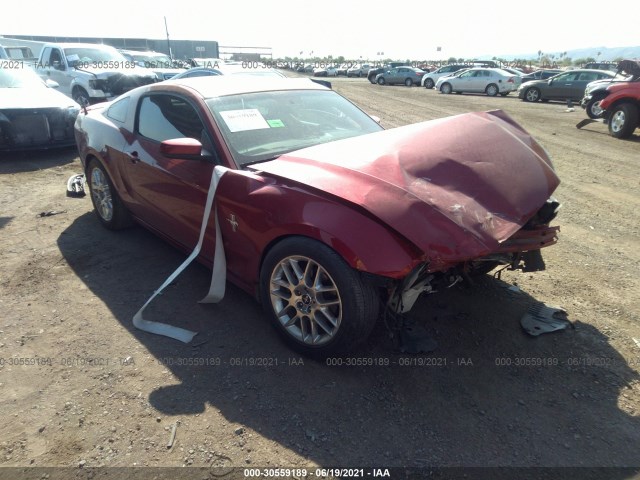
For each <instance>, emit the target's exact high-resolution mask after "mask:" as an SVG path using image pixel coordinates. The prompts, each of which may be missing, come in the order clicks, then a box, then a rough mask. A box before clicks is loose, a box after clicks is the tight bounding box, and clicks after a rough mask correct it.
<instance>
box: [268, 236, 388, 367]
mask: <svg viewBox="0 0 640 480" xmlns="http://www.w3.org/2000/svg"><path fill="white" fill-rule="evenodd" d="M260 296H261V300H262V304H263V306H264V308H265V310H267V311H268V312H269V316H270V317H271V320H272V322H273V324H274V326H275V328H276V330H277V331H278V333H279V334H280V335H281V336H282V338H283V339H284V341H285V342H286V343H287V344H288V345H289V346H290V347H291V348H293V349H294V350H296V351H298V352H300V353H302V354H304V355H307V356H309V357H312V358H326V357H328V356H331V355H342V354H345V353H348V352H351V351H353V350H354V349H355V347H357V346H358V345H359V344H362V343H363V342H364V341H365V340H366V339H367V338H368V336H369V334H370V333H371V330H372V329H373V327H374V326H375V323H376V320H377V318H378V306H379V302H380V300H379V297H378V295H377V293H376V290H375V289H374V288H373V286H372V285H371V284H369V283H368V282H366V281H365V280H364V278H363V276H362V275H361V274H360V273H359V272H358V271H356V270H354V269H352V268H351V267H350V266H349V265H347V263H346V262H345V261H344V260H343V259H342V257H341V256H340V255H338V254H337V253H336V252H335V251H333V250H332V249H331V248H329V247H328V246H326V245H325V244H324V243H321V242H318V241H317V240H313V239H310V238H304V237H289V238H287V239H285V240H282V241H281V242H280V243H278V244H276V245H275V246H274V247H273V248H272V249H271V250H270V251H269V252H268V253H267V255H266V257H265V259H264V262H263V264H262V268H261V270H260Z"/></svg>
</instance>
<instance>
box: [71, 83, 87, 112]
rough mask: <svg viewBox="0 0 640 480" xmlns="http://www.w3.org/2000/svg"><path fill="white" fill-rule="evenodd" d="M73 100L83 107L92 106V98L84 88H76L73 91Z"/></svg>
mask: <svg viewBox="0 0 640 480" xmlns="http://www.w3.org/2000/svg"><path fill="white" fill-rule="evenodd" d="M71 98H73V99H74V100H75V102H76V103H77V104H78V105H80V106H81V107H83V106H87V105H91V97H90V96H89V94H88V93H87V91H86V90H85V89H84V88H81V87H76V88H74V89H73V93H72V94H71Z"/></svg>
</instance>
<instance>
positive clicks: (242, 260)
mask: <svg viewBox="0 0 640 480" xmlns="http://www.w3.org/2000/svg"><path fill="white" fill-rule="evenodd" d="M218 188H219V190H218V194H217V196H216V205H217V212H218V216H219V219H220V227H221V230H222V237H223V238H224V241H225V251H226V252H227V255H226V256H227V268H228V270H229V271H230V275H231V276H232V278H235V279H243V282H242V283H245V285H243V286H244V288H245V289H247V290H249V289H250V290H251V291H255V286H256V285H257V283H258V279H259V273H260V267H261V264H262V258H263V257H264V255H265V254H266V252H267V251H268V249H269V248H270V247H271V246H272V245H274V244H275V243H277V241H278V240H279V239H282V238H286V237H287V236H291V235H300V236H306V237H309V238H313V239H316V240H318V241H321V242H323V243H325V244H326V245H327V246H329V247H331V248H332V249H333V250H335V251H336V252H337V253H338V254H340V255H341V256H342V258H343V259H344V260H345V261H346V262H347V263H348V264H349V265H350V266H351V267H352V268H354V269H356V270H359V271H362V272H367V273H371V274H375V275H382V276H385V277H389V278H393V279H400V278H403V277H404V276H406V275H407V274H408V273H409V272H410V271H411V269H412V268H414V267H415V266H416V265H417V264H419V263H422V262H424V261H425V260H426V259H425V258H424V257H423V254H422V253H421V252H420V251H419V250H418V249H417V247H415V246H414V245H413V244H411V243H410V242H409V241H407V240H406V239H405V238H404V237H402V236H400V235H399V234H398V233H397V232H395V231H393V230H392V229H390V228H389V227H388V226H386V225H385V224H384V223H382V222H381V221H379V220H378V219H377V218H375V217H373V216H371V215H370V214H368V213H367V212H366V211H364V210H363V209H361V208H360V207H359V206H358V205H353V204H351V203H348V202H344V201H339V200H338V199H336V198H332V197H331V196H329V195H326V196H325V195H322V194H319V193H316V192H311V191H308V190H305V189H302V188H300V186H299V185H295V184H287V183H283V182H282V181H281V180H280V179H279V180H276V179H274V178H272V177H268V176H262V175H260V173H259V172H256V175H252V176H247V175H240V174H237V173H235V172H234V171H229V172H227V174H226V175H225V176H224V177H223V178H222V180H221V183H220V185H219V187H218ZM212 254H213V251H212V249H211V245H209V246H208V248H206V249H205V252H204V255H205V257H206V258H207V259H210V258H212Z"/></svg>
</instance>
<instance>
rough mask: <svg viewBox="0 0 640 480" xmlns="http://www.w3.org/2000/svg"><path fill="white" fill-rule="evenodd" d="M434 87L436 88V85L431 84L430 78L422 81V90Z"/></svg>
mask: <svg viewBox="0 0 640 480" xmlns="http://www.w3.org/2000/svg"><path fill="white" fill-rule="evenodd" d="M435 86H436V84H435V83H434V82H433V80H432V79H430V78H427V79H426V80H425V81H424V88H428V89H432V88H433V87H435Z"/></svg>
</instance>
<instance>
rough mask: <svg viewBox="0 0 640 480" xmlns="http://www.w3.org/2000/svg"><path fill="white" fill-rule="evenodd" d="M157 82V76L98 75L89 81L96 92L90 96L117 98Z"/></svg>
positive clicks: (90, 93) (90, 86)
mask: <svg viewBox="0 0 640 480" xmlns="http://www.w3.org/2000/svg"><path fill="white" fill-rule="evenodd" d="M156 80H157V79H156V77H155V76H150V75H137V74H127V73H111V74H108V75H98V76H96V78H94V79H92V80H90V81H89V88H90V89H91V90H93V91H94V93H92V92H89V95H90V96H92V97H101V96H105V97H107V98H112V97H117V96H118V95H122V94H123V93H126V92H128V91H129V90H133V89H134V88H137V87H142V86H144V85H150V84H152V83H155V82H156Z"/></svg>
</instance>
